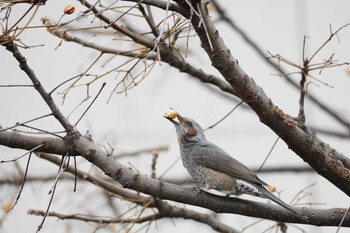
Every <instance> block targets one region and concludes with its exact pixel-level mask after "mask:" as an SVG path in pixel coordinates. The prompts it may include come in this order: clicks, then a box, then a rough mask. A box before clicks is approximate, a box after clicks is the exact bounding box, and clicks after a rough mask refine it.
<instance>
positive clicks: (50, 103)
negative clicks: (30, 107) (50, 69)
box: [3, 38, 74, 132]
mask: <svg viewBox="0 0 350 233" xmlns="http://www.w3.org/2000/svg"><path fill="white" fill-rule="evenodd" d="M3 46H5V47H6V49H7V50H8V51H10V52H11V53H12V54H13V56H14V57H15V58H16V60H17V61H18V63H19V67H20V68H21V70H23V71H24V72H25V73H26V74H27V75H28V77H29V78H30V80H31V81H32V83H33V85H34V88H35V89H36V90H37V91H38V92H39V94H40V95H41V97H42V98H43V100H44V101H45V102H46V104H47V106H48V107H49V108H50V109H51V111H52V114H53V115H54V116H55V117H56V119H57V120H58V121H59V122H60V123H61V125H62V126H63V128H64V129H65V130H66V131H67V132H71V131H73V130H74V126H73V125H71V124H70V123H69V121H68V120H67V118H66V117H65V116H64V115H63V114H62V112H61V110H60V109H59V108H58V107H57V105H56V104H55V102H54V101H53V99H52V97H51V96H50V95H49V94H48V93H47V92H46V90H45V89H44V87H43V86H42V85H41V83H40V81H39V79H38V78H37V77H36V75H35V73H34V71H33V70H32V69H31V68H30V67H29V65H28V63H27V61H26V59H25V57H23V56H22V54H21V52H20V51H19V49H18V48H17V46H16V45H15V44H14V42H13V40H12V39H11V38H7V42H6V43H5V44H3Z"/></svg>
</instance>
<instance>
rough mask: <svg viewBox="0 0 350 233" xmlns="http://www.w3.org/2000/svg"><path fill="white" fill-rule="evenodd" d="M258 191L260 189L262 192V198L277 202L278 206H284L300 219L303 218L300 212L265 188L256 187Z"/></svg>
mask: <svg viewBox="0 0 350 233" xmlns="http://www.w3.org/2000/svg"><path fill="white" fill-rule="evenodd" d="M254 186H255V187H256V188H257V189H259V191H260V192H261V194H262V196H264V197H265V198H268V199H270V200H271V201H273V202H275V203H276V204H278V205H280V206H283V207H284V208H286V209H287V210H289V211H291V212H293V213H294V214H296V215H298V216H299V217H302V216H301V215H300V214H299V213H298V212H296V211H295V210H294V209H293V208H292V207H290V206H289V205H288V204H287V203H285V202H284V201H282V200H281V199H279V198H278V197H276V196H275V195H273V194H272V193H270V192H269V191H268V190H266V189H265V187H264V186H260V185H254Z"/></svg>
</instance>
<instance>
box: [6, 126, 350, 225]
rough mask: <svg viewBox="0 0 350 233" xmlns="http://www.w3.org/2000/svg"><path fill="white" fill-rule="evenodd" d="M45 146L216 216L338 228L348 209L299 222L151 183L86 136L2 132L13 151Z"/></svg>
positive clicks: (256, 206) (270, 207)
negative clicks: (72, 137) (64, 137)
mask: <svg viewBox="0 0 350 233" xmlns="http://www.w3.org/2000/svg"><path fill="white" fill-rule="evenodd" d="M11 139H12V140H13V139H15V140H16V143H13V141H12V140H11ZM43 142H44V143H45V146H44V147H41V148H39V149H38V150H37V152H47V153H55V154H60V155H65V154H66V153H67V148H72V147H74V148H76V150H77V151H76V153H77V154H79V155H81V156H83V157H84V158H86V159H87V160H88V161H90V162H91V163H93V164H94V165H96V166H97V167H99V168H100V169H101V170H102V171H103V172H104V173H105V174H106V175H108V176H110V177H112V178H113V179H114V180H116V181H117V182H119V183H120V184H121V185H122V186H123V187H124V188H128V189H133V190H135V191H138V192H142V193H145V194H149V195H151V196H154V197H157V198H160V199H165V200H172V201H176V202H180V203H185V204H190V205H195V206H200V207H203V208H207V209H210V210H212V211H214V212H217V213H235V214H240V215H245V216H250V217H258V218H265V219H271V220H274V221H278V222H290V223H301V224H312V225H317V226H337V225H338V224H339V222H340V221H341V219H342V218H343V213H345V211H346V209H345V208H333V209H322V210H321V209H314V208H306V207H303V208H295V210H296V211H298V212H299V213H301V214H302V215H303V216H305V217H306V218H307V220H306V219H300V218H299V217H298V216H296V215H294V214H292V213H290V212H289V211H288V210H285V209H284V208H282V207H280V206H277V205H274V204H265V203H260V202H254V201H246V200H243V199H239V198H227V197H223V196H217V195H214V194H210V193H206V192H204V191H200V192H198V191H197V190H193V189H189V188H184V187H181V186H178V185H174V184H169V183H166V182H163V181H160V180H155V179H151V178H149V177H147V176H144V175H142V174H140V173H139V172H138V171H135V170H133V169H132V168H131V167H126V166H123V165H122V164H120V163H119V162H117V161H116V160H115V159H114V158H113V157H111V156H109V155H108V154H107V153H106V152H105V151H104V150H102V149H101V148H100V147H98V146H97V145H96V144H95V143H94V142H93V141H92V140H91V139H89V138H88V137H85V136H80V137H79V139H78V140H77V141H76V142H75V145H74V146H72V145H65V143H64V142H66V143H68V142H69V143H73V142H72V141H63V140H62V139H60V138H50V137H33V136H27V135H23V134H19V133H15V132H0V144H1V145H4V146H9V147H12V148H21V149H26V148H34V147H35V146H37V145H39V144H38V143H40V144H41V143H43ZM57 152H59V153H57ZM343 226H344V227H350V216H347V217H346V219H345V221H344V225H343Z"/></svg>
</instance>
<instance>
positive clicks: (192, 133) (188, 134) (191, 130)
mask: <svg viewBox="0 0 350 233" xmlns="http://www.w3.org/2000/svg"><path fill="white" fill-rule="evenodd" d="M196 135H197V130H196V129H195V128H193V127H191V128H189V129H188V130H187V132H186V134H185V137H186V138H191V137H194V136H196Z"/></svg>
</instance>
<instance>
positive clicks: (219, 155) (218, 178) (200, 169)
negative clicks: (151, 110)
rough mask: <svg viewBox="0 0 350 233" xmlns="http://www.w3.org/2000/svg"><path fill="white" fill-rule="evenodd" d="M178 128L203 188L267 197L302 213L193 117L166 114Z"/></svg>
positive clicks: (189, 168)
mask: <svg viewBox="0 0 350 233" xmlns="http://www.w3.org/2000/svg"><path fill="white" fill-rule="evenodd" d="M165 117H166V118H167V119H168V120H170V121H171V122H172V123H173V124H174V125H175V129H176V133H177V136H178V141H179V146H180V153H181V159H182V163H183V165H184V167H185V168H186V169H187V171H188V172H189V174H190V175H191V176H192V178H193V179H194V180H195V181H197V182H198V183H199V184H200V186H201V187H202V188H204V189H215V190H217V191H220V192H223V193H226V194H228V195H230V194H233V195H240V194H249V195H254V196H258V197H263V198H268V199H270V200H272V201H273V202H275V203H277V204H279V205H281V206H283V207H284V208H286V209H288V210H290V211H291V212H293V213H295V214H297V215H299V214H298V213H297V212H296V211H295V210H293V209H292V208H291V207H290V206H289V205H288V204H286V203H284V202H283V201H282V200H280V199H279V198H277V197H276V196H274V195H273V194H272V193H270V192H269V191H268V190H267V189H266V188H265V186H268V184H267V183H265V182H264V181H262V180H261V179H260V178H259V177H257V175H255V174H254V173H253V172H252V171H251V170H249V169H248V168H247V167H246V166H245V165H243V164H242V163H241V162H239V161H238V160H236V159H234V158H233V157H231V156H230V155H229V154H228V153H227V152H225V151H224V150H223V149H221V148H220V147H218V146H217V145H215V144H213V143H211V142H209V141H207V140H206V138H205V135H204V132H203V130H202V128H201V127H200V126H199V125H198V124H197V123H196V122H195V121H194V120H192V119H190V118H186V117H182V116H181V115H179V114H178V113H177V118H178V120H179V122H177V121H175V120H174V119H173V117H169V116H166V115H165Z"/></svg>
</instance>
